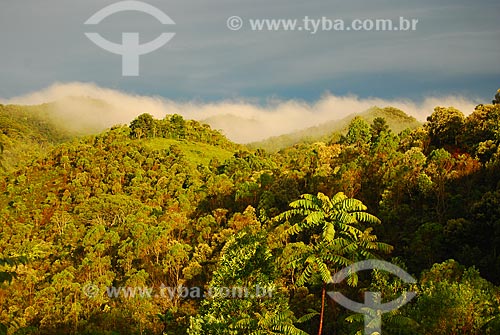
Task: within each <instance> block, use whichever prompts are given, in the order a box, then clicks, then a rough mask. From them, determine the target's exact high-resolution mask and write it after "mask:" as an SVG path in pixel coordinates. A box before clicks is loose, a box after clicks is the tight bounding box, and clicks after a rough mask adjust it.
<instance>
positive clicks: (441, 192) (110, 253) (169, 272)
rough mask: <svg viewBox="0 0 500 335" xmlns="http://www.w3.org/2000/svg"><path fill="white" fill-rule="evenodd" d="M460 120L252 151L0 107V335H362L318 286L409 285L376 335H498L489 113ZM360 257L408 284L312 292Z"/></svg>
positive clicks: (499, 262) (163, 127)
mask: <svg viewBox="0 0 500 335" xmlns="http://www.w3.org/2000/svg"><path fill="white" fill-rule="evenodd" d="M385 112H387V109H385ZM464 112H468V113H469V112H470V114H469V115H468V116H464V114H463V113H462V111H459V110H457V109H455V108H453V107H448V106H446V107H436V108H435V110H434V111H433V112H432V111H430V114H431V115H430V116H429V117H428V119H427V122H426V123H425V124H424V125H422V126H418V127H417V126H414V127H413V126H412V127H410V128H407V129H404V130H400V129H395V128H394V127H393V125H392V124H389V122H388V121H387V120H386V119H385V118H384V117H383V116H376V117H374V118H373V119H371V120H368V121H367V120H366V119H364V118H362V117H355V118H351V119H350V120H349V122H348V124H347V127H346V129H345V131H344V132H341V133H337V134H330V135H329V136H328V137H324V138H323V140H322V141H317V142H312V143H309V142H307V141H302V142H300V143H298V144H295V145H293V146H289V147H286V148H284V149H281V150H279V151H277V152H269V151H266V150H264V149H262V148H255V147H252V148H249V147H245V146H243V145H239V144H235V143H232V142H230V141H229V140H227V139H226V138H225V137H224V136H223V135H221V134H220V133H218V132H217V131H214V130H212V129H211V128H210V127H209V126H207V125H204V124H202V123H199V122H196V121H192V120H184V119H183V118H182V117H181V116H179V115H167V116H166V117H165V118H164V119H162V120H157V119H154V118H153V117H151V115H149V114H142V115H140V116H139V117H137V118H136V119H134V120H133V121H131V123H130V124H129V125H127V126H125V125H122V126H115V127H113V128H111V129H109V130H107V131H105V132H102V133H100V134H95V135H88V136H83V137H82V136H76V135H75V134H69V133H68V132H67V131H64V130H61V128H59V127H58V126H57V125H55V124H52V123H50V122H46V121H44V120H45V119H44V117H43V113H39V112H36V111H33V110H31V109H30V107H23V106H1V105H0V136H1V137H0V143H1V144H2V146H1V149H2V154H1V156H0V162H1V164H2V170H1V172H0V175H1V179H0V281H1V282H2V284H1V286H0V324H1V325H0V334H109V335H111V334H190V335H195V334H318V333H320V334H339V335H340V334H361V333H362V330H363V316H362V315H361V314H356V313H354V312H351V311H349V310H346V309H345V308H343V307H342V306H340V305H338V304H336V303H335V302H334V301H332V300H331V299H329V298H328V296H327V295H325V293H326V292H327V291H333V290H335V291H340V292H343V294H344V295H346V296H348V297H350V298H352V299H353V300H356V301H359V302H362V299H363V294H364V292H367V291H380V292H382V296H383V297H384V298H383V299H384V301H389V300H392V299H394V298H397V297H398V296H400V295H401V294H402V292H404V291H407V290H412V291H415V292H416V293H417V296H416V297H415V298H414V299H413V300H412V301H411V302H410V303H408V304H406V305H405V306H403V307H402V308H400V309H398V310H395V311H393V312H390V313H386V314H384V315H383V318H382V320H383V325H382V327H383V333H384V334H393V335H397V334H415V335H417V334H419V335H430V334H448V335H452V334H474V335H475V334H499V333H500V289H499V285H500V178H499V176H500V146H499V145H500V104H484V105H479V106H477V107H476V109H475V110H474V111H464ZM391 113H392V114H391V115H396V114H395V113H396V111H394V110H392V112H391ZM398 115H400V116H403V115H401V114H400V113H399V111H398ZM408 118H409V117H408ZM391 127H392V129H394V130H391ZM28 148H29V150H28ZM373 258H377V259H384V260H387V261H390V262H392V263H394V264H396V265H398V266H400V267H402V268H403V269H405V270H407V271H408V272H409V273H410V274H411V275H412V276H414V277H415V278H416V279H417V283H416V284H405V283H403V282H402V281H401V280H399V279H398V278H397V277H395V276H391V275H389V274H388V273H386V272H384V271H373V272H366V273H360V274H359V275H353V276H350V277H349V278H348V280H346V281H345V282H343V283H341V284H335V285H334V284H331V283H330V279H331V276H332V275H333V274H335V273H336V272H338V271H340V270H341V269H343V268H345V267H346V266H348V265H350V264H353V263H354V262H357V261H360V260H364V259H373ZM221 288H227V289H229V291H230V290H233V291H236V293H237V294H236V295H234V294H233V295H232V296H228V294H227V293H228V291H227V290H226V291H223V290H221ZM238 288H244V291H241V290H240V291H238V290H237V289H238ZM233 293H234V292H233Z"/></svg>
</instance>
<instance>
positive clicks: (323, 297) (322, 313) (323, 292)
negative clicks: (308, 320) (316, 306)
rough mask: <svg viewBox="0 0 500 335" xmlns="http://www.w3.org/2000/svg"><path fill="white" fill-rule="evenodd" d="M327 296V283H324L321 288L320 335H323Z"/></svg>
mask: <svg viewBox="0 0 500 335" xmlns="http://www.w3.org/2000/svg"><path fill="white" fill-rule="evenodd" d="M325 295H326V283H323V287H322V288H321V313H320V315H319V330H318V335H322V334H323V317H324V315H325Z"/></svg>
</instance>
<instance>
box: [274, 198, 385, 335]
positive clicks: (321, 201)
mask: <svg viewBox="0 0 500 335" xmlns="http://www.w3.org/2000/svg"><path fill="white" fill-rule="evenodd" d="M290 207H291V209H290V210H287V211H285V212H283V213H281V214H280V215H278V216H276V217H275V220H278V221H283V220H286V221H292V222H293V221H294V220H295V222H296V223H295V224H293V225H292V226H291V227H290V228H289V229H287V230H286V231H285V234H286V235H288V236H289V235H302V238H303V239H304V240H305V242H306V243H304V242H302V241H301V242H295V244H300V245H302V247H304V244H306V246H305V248H304V249H305V250H304V252H303V253H302V254H301V255H299V257H298V258H296V259H293V260H291V261H290V266H292V267H300V266H302V264H305V268H304V269H303V270H302V272H301V274H300V275H299V277H298V279H297V281H296V285H297V286H302V285H304V284H305V283H313V282H314V280H315V279H317V277H319V279H320V280H321V283H322V289H321V312H320V323H319V329H318V334H319V335H321V334H322V333H323V320H324V311H325V295H326V285H327V283H328V282H329V281H330V280H331V277H332V272H335V271H338V270H340V269H342V268H343V267H345V266H348V265H350V264H352V263H353V262H355V261H357V260H360V259H364V258H371V257H374V255H373V254H372V251H375V250H380V251H383V252H390V251H391V250H392V247H391V246H389V245H387V244H385V243H380V242H377V241H376V239H377V238H376V236H375V235H372V234H371V231H372V228H365V227H363V224H365V223H367V224H377V223H379V222H380V221H379V219H378V218H376V217H375V216H373V215H371V214H369V213H367V212H365V211H366V210H367V208H366V206H365V205H364V204H363V203H362V202H361V201H359V200H357V199H353V198H348V197H347V196H346V195H345V194H344V193H342V192H339V193H337V194H336V195H334V196H333V197H332V198H331V199H330V198H329V197H328V196H326V195H324V194H323V193H318V194H317V195H312V194H303V195H302V196H301V199H299V200H296V201H293V202H291V203H290ZM297 219H298V221H297ZM363 228H365V229H364V230H363ZM348 283H349V284H350V285H353V286H355V285H356V284H357V277H356V276H355V275H353V276H351V277H350V278H349V281H348Z"/></svg>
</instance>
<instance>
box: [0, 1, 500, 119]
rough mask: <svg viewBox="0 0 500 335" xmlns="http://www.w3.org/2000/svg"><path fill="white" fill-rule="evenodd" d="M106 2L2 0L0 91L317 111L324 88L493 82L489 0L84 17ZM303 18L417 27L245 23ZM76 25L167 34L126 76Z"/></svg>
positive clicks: (440, 89)
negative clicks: (81, 91) (293, 27)
mask: <svg viewBox="0 0 500 335" xmlns="http://www.w3.org/2000/svg"><path fill="white" fill-rule="evenodd" d="M115 2H116V1H113V0H111V1H109V0H105V1H103V0H100V1H97V0H85V1H83V0H71V1H69V0H44V1H39V0H16V1H10V0H0V5H1V7H0V8H1V9H0V46H1V48H0V101H4V102H5V101H13V100H12V98H14V97H20V96H26V95H27V94H29V93H32V92H37V91H42V92H44V91H43V90H46V88H47V87H50V86H51V85H54V84H58V85H64V84H65V83H81V84H82V85H89V84H92V85H94V86H95V87H99V88H106V89H111V90H115V91H117V92H124V93H126V94H130V95H134V96H149V97H156V98H160V99H165V100H166V101H167V102H172V101H175V102H177V103H178V104H184V105H185V104H189V105H190V106H192V105H193V104H194V105H204V104H210V105H211V106H213V104H224V103H226V102H227V101H238V103H239V102H241V101H245V104H252V105H256V106H268V105H269V104H271V105H273V104H274V105H273V106H275V103H274V102H275V101H281V102H282V103H281V104H282V105H283V104H284V105H286V104H287V103H289V102H290V101H292V102H293V103H298V104H306V105H307V108H308V109H314V107H315V106H317V105H318V104H319V105H321V102H322V101H323V100H324V99H325V96H328V97H335V98H337V99H338V98H339V97H340V98H342V97H355V99H356V101H362V102H363V101H371V100H370V99H385V100H384V101H389V102H390V101H394V100H398V101H400V100H404V101H408V100H410V101H411V102H412V103H414V104H420V105H422V104H424V103H425V100H426V99H427V100H428V99H430V98H434V97H453V96H459V97H460V98H463V99H469V100H470V102H471V103H472V102H477V101H485V102H488V101H490V100H491V98H492V97H493V95H494V93H495V92H496V90H497V88H499V87H500V20H499V17H500V2H498V0H478V1H470V0H432V1H431V0H423V1H419V2H416V1H409V0H369V1H366V0H365V1H360V0H352V1H339V0H328V1H326V0H322V1H319V0H311V1H297V0H274V1H265V0H252V1H250V0H247V1H241V0H210V1H208V0H198V1H190V0H172V1H160V0H147V1H146V2H148V3H149V4H151V5H153V6H155V7H157V8H159V9H161V10H162V11H163V12H164V13H166V14H167V15H168V16H169V17H170V18H171V19H172V20H173V21H175V23H176V24H175V25H162V24H161V23H160V22H158V21H157V20H156V19H155V18H153V17H152V16H150V15H148V14H145V13H140V12H130V11H129V12H122V13H116V14H114V15H111V16H109V17H107V18H106V19H104V20H103V21H102V22H101V23H100V24H99V25H96V26H86V25H84V22H85V21H86V20H87V19H88V18H89V17H91V16H92V15H93V14H94V13H96V12H97V11H99V10H100V9H102V8H103V7H105V6H107V5H110V4H113V3H115ZM234 15H237V16H240V17H241V18H242V19H243V27H242V28H241V29H240V30H238V31H232V30H230V29H228V28H227V25H226V22H227V19H228V17H230V16H234ZM305 16H308V17H309V18H312V19H321V18H322V17H326V18H329V19H332V20H335V19H343V20H345V21H346V22H350V20H353V19H380V18H384V19H385V18H388V19H396V20H397V19H398V18H399V17H401V16H403V17H405V18H409V19H412V18H414V19H418V20H419V22H418V24H417V30H416V31H397V32H394V31H393V32H376V31H318V32H317V33H316V34H312V33H311V32H308V31H305V30H302V31H274V32H270V31H252V29H251V28H250V23H249V20H250V19H265V18H271V19H297V20H302V19H303V18H304V17H305ZM85 32H98V33H99V34H101V35H102V36H103V37H104V38H106V39H108V40H110V41H113V42H116V43H120V42H121V37H122V32H139V33H140V41H141V43H145V42H148V41H151V40H153V39H155V38H156V37H157V36H158V35H159V34H161V33H163V32H174V33H176V35H175V37H174V38H173V39H172V40H171V41H170V42H169V43H167V44H166V45H165V46H164V47H162V48H160V49H158V50H157V51H155V52H153V53H150V54H148V55H143V56H141V57H140V76H138V77H123V76H122V73H121V57H120V56H119V55H115V54H111V53H109V52H107V51H105V50H103V49H100V48H99V47H97V46H96V45H95V44H93V43H92V42H91V41H89V39H87V37H85V35H84V33H85ZM73 88H74V86H73ZM72 93H75V92H72ZM270 101H271V102H270ZM363 106H364V105H363ZM271 109H272V108H271ZM274 110H275V109H274ZM272 111H273V110H271V112H272ZM430 112H431V111H430Z"/></svg>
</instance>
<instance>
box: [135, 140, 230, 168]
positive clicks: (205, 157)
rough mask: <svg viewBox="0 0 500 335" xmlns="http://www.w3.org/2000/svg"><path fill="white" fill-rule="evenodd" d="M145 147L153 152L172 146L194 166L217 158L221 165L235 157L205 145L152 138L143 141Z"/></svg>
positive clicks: (228, 152)
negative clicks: (177, 148)
mask: <svg viewBox="0 0 500 335" xmlns="http://www.w3.org/2000/svg"><path fill="white" fill-rule="evenodd" d="M143 141H144V145H145V146H146V147H148V148H150V149H152V150H162V149H167V148H169V147H170V146H172V145H175V146H177V147H179V149H180V150H181V151H182V152H183V153H184V154H185V155H186V158H187V159H188V160H189V161H191V162H193V163H194V165H198V164H203V165H208V164H209V163H210V160H211V159H213V158H216V159H217V160H218V161H219V162H220V163H222V162H224V161H225V160H226V159H229V158H231V157H232V156H233V153H232V152H230V151H227V150H224V149H221V148H218V147H215V146H212V145H208V144H205V143H198V142H191V141H186V140H173V139H168V138H152V139H147V140H143Z"/></svg>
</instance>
